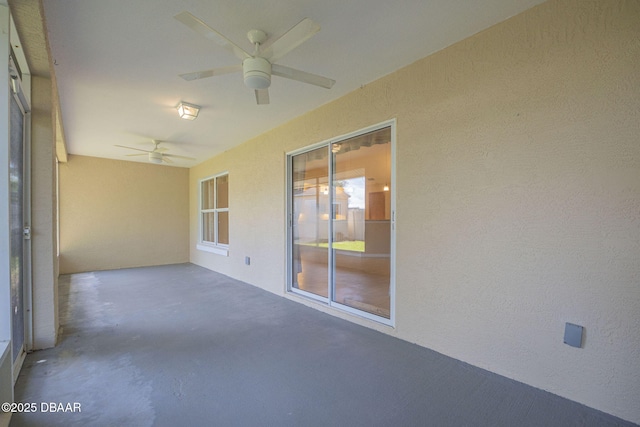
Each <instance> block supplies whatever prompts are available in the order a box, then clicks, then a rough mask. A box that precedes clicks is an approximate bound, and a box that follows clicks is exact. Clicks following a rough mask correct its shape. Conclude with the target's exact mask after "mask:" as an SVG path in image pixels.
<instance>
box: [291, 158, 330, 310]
mask: <svg viewBox="0 0 640 427" xmlns="http://www.w3.org/2000/svg"><path fill="white" fill-rule="evenodd" d="M290 167H291V171H292V183H291V208H290V210H291V212H290V218H291V223H292V224H291V225H292V227H291V228H292V233H291V234H292V240H291V242H290V244H291V254H292V257H291V260H290V261H291V262H290V263H289V265H290V267H291V289H292V290H301V291H304V292H305V293H309V294H311V296H314V295H315V296H318V297H322V298H328V296H329V290H328V284H329V268H328V267H329V164H328V151H327V147H326V146H324V147H321V148H318V149H316V150H312V151H307V152H305V153H302V154H298V155H296V156H292V157H291V165H290Z"/></svg>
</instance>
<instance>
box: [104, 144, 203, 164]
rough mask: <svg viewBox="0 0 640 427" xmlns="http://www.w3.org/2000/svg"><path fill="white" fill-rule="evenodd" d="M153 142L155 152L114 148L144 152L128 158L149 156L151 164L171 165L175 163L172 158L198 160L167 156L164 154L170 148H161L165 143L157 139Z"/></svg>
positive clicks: (121, 146) (132, 148)
mask: <svg viewBox="0 0 640 427" xmlns="http://www.w3.org/2000/svg"><path fill="white" fill-rule="evenodd" d="M151 142H152V143H153V150H142V149H140V148H134V147H127V146H126V145H114V147H120V148H126V149H128V150H136V151H142V153H136V154H127V156H129V157H132V156H144V155H147V156H148V157H149V161H150V162H151V163H157V164H161V163H169V164H170V163H173V161H171V158H175V159H184V160H196V159H194V158H193V157H185V156H178V155H177V154H166V153H164V152H165V151H167V150H168V148H164V147H160V146H159V145H160V144H161V143H162V142H164V141H160V140H157V139H152V140H151Z"/></svg>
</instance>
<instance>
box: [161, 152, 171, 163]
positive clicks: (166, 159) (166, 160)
mask: <svg viewBox="0 0 640 427" xmlns="http://www.w3.org/2000/svg"><path fill="white" fill-rule="evenodd" d="M167 156H168V154H163V155H162V161H163V162H165V163H169V164H172V163H173V160H171V159H168V158H167Z"/></svg>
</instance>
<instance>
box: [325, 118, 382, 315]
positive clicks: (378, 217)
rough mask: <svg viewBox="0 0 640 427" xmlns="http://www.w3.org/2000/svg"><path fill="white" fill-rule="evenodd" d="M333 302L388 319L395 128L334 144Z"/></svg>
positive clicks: (332, 146) (332, 151)
mask: <svg viewBox="0 0 640 427" xmlns="http://www.w3.org/2000/svg"><path fill="white" fill-rule="evenodd" d="M331 153H332V163H333V167H332V182H333V193H332V194H333V200H332V206H333V215H332V220H333V227H332V228H333V244H332V256H333V273H334V274H333V281H334V283H333V284H334V292H333V293H332V295H333V301H334V302H336V303H338V304H343V305H345V306H348V307H351V308H355V309H357V310H361V311H365V312H367V313H371V314H374V315H376V316H380V317H384V318H387V319H389V318H390V311H391V299H390V298H391V200H392V197H391V196H392V194H391V187H390V185H391V130H390V128H388V127H387V128H384V129H380V130H377V131H374V132H370V133H367V134H364V135H359V136H356V137H354V138H350V139H347V140H344V141H339V142H335V143H333V144H332V145H331Z"/></svg>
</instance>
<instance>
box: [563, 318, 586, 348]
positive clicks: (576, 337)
mask: <svg viewBox="0 0 640 427" xmlns="http://www.w3.org/2000/svg"><path fill="white" fill-rule="evenodd" d="M583 329H584V328H583V327H582V326H580V325H574V324H573V323H566V324H565V326H564V343H565V344H568V345H570V346H572V347H577V348H582V332H583Z"/></svg>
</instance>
